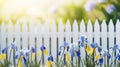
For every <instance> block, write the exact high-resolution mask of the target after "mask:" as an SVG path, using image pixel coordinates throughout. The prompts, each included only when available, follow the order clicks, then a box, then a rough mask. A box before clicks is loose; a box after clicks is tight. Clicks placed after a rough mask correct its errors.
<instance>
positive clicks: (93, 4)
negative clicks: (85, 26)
mask: <svg viewBox="0 0 120 67" xmlns="http://www.w3.org/2000/svg"><path fill="white" fill-rule="evenodd" d="M96 6H97V2H96V1H88V2H87V3H86V4H85V6H84V8H85V10H86V11H87V12H89V11H92V10H93V9H94V8H95V7H96Z"/></svg>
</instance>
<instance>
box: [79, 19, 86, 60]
mask: <svg viewBox="0 0 120 67" xmlns="http://www.w3.org/2000/svg"><path fill="white" fill-rule="evenodd" d="M80 34H81V35H86V31H85V23H84V21H83V20H82V21H81V23H80ZM80 52H81V53H82V54H81V58H82V60H85V49H84V48H80Z"/></svg>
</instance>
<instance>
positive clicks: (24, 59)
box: [23, 57, 27, 65]
mask: <svg viewBox="0 0 120 67" xmlns="http://www.w3.org/2000/svg"><path fill="white" fill-rule="evenodd" d="M23 61H24V64H25V65H26V64H27V60H26V58H25V57H23Z"/></svg>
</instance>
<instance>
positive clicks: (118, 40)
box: [116, 20, 120, 45]
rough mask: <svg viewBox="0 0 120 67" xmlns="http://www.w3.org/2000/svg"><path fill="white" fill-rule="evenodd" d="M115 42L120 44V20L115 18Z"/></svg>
mask: <svg viewBox="0 0 120 67" xmlns="http://www.w3.org/2000/svg"><path fill="white" fill-rule="evenodd" d="M116 43H117V44H118V45H120V21H119V20H117V23H116Z"/></svg>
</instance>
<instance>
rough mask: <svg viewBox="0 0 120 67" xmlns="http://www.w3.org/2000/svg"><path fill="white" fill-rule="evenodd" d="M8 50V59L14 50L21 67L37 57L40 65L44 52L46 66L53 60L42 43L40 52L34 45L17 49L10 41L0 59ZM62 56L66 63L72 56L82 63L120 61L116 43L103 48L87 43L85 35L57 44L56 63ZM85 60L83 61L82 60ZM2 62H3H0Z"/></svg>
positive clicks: (69, 62) (60, 61)
mask: <svg viewBox="0 0 120 67" xmlns="http://www.w3.org/2000/svg"><path fill="white" fill-rule="evenodd" d="M81 48H83V49H84V51H85V53H81V52H82V51H81ZM8 51H10V52H9V53H10V56H9V60H8V61H10V58H11V52H12V51H14V52H15V58H14V59H16V60H17V64H16V65H17V66H18V67H23V66H26V65H28V66H29V64H28V63H30V64H32V63H33V62H34V61H35V59H37V60H38V59H39V66H40V61H41V58H42V57H41V55H42V54H43V53H44V54H45V55H47V56H48V61H47V66H48V67H51V66H52V65H53V64H54V62H55V60H54V57H53V56H52V55H49V53H48V51H47V49H46V47H45V45H42V46H41V47H40V52H39V51H36V49H35V48H34V47H31V48H30V49H29V50H28V49H22V50H20V51H18V47H17V46H16V44H14V43H12V44H11V45H10V46H9V47H6V48H4V49H2V51H1V54H0V60H1V61H2V60H5V59H6V57H5V56H6V55H5V54H7V52H8ZM81 54H85V56H87V57H86V58H87V59H83V58H82V57H81ZM64 57H65V60H66V62H67V63H68V64H71V63H72V61H73V59H72V58H73V57H80V58H81V60H80V62H81V63H82V64H83V65H86V66H87V65H89V61H90V63H91V62H93V63H91V65H92V64H94V65H95V66H98V65H103V64H106V60H107V61H109V60H110V59H111V62H110V63H112V64H116V62H117V63H119V62H120V48H119V45H118V44H115V45H113V47H109V48H108V49H103V48H101V46H99V45H98V44H97V43H95V42H94V43H91V44H89V42H88V39H87V37H86V36H80V38H79V40H78V41H77V42H74V43H71V44H68V43H67V42H64V43H63V44H62V45H60V46H59V51H58V58H59V60H58V64H60V66H63V65H62V62H63V61H64ZM83 61H85V62H83ZM1 63H3V62H1ZM110 63H108V62H107V64H106V65H109V64H110Z"/></svg>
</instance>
